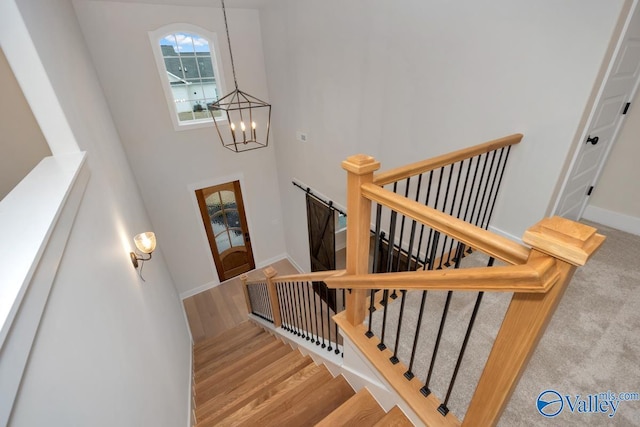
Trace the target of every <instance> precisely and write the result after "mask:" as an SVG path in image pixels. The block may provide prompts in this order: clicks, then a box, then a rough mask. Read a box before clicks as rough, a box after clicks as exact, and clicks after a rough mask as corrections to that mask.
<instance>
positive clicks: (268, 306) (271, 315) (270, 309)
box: [264, 283, 273, 323]
mask: <svg viewBox="0 0 640 427" xmlns="http://www.w3.org/2000/svg"><path fill="white" fill-rule="evenodd" d="M264 288H265V289H264V290H265V292H266V293H267V301H268V304H267V308H268V310H269V318H270V319H271V323H273V307H272V306H271V298H270V297H269V289H268V287H267V284H266V283H265V284H264Z"/></svg>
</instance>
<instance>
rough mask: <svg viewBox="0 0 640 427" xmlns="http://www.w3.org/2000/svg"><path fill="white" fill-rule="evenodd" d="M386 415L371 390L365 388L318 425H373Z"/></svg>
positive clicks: (339, 426)
mask: <svg viewBox="0 0 640 427" xmlns="http://www.w3.org/2000/svg"><path fill="white" fill-rule="evenodd" d="M384 415H385V412H384V410H383V409H382V408H381V407H380V405H379V404H378V402H376V400H375V399H374V398H373V396H372V395H371V393H369V390H367V389H366V388H363V389H362V390H360V391H359V392H358V393H356V394H355V395H354V396H352V397H351V398H350V399H349V400H347V401H346V402H344V403H343V404H342V405H340V406H339V407H338V408H337V409H336V410H335V411H333V412H331V413H330V414H329V415H328V416H326V417H324V419H322V421H320V422H319V423H318V424H316V427H342V426H345V427H346V426H358V427H371V426H373V425H374V424H375V423H376V422H377V421H378V420H379V419H380V418H382V417H383V416H384Z"/></svg>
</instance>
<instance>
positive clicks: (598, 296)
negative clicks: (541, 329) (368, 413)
mask: <svg viewBox="0 0 640 427" xmlns="http://www.w3.org/2000/svg"><path fill="white" fill-rule="evenodd" d="M590 225H592V226H594V227H596V228H598V230H599V232H600V233H601V234H604V235H606V236H607V240H606V241H605V243H604V245H603V246H602V247H601V248H600V250H599V251H598V252H597V253H596V254H595V255H594V257H593V258H592V259H591V260H590V261H589V263H588V264H587V265H586V266H585V267H582V268H579V269H578V271H577V272H576V274H575V275H574V278H573V281H572V283H571V284H570V285H569V288H568V289H567V292H566V294H565V296H564V298H563V300H562V301H561V303H560V306H559V307H558V309H557V311H556V313H555V315H554V316H553V318H552V320H551V322H550V324H549V326H548V328H547V331H546V333H545V335H544V337H543V338H542V340H541V342H540V344H539V345H538V348H537V350H536V352H535V353H534V355H533V357H532V359H531V361H530V363H529V366H528V367H527V370H526V371H525V373H524V375H523V376H522V379H521V380H520V383H519V384H518V386H517V388H516V390H515V392H514V394H513V397H512V398H511V401H510V403H509V405H508V406H507V408H506V410H505V412H504V413H503V415H502V418H501V420H500V423H499V426H503V427H512V426H536V427H537V426H603V425H606V426H640V401H626V402H620V404H619V406H618V407H617V410H616V413H615V415H614V416H613V417H610V416H609V415H610V414H611V410H610V409H609V410H608V411H607V412H606V413H602V412H601V413H585V412H578V407H577V406H576V407H574V411H573V412H572V411H571V406H572V405H569V404H568V403H567V401H570V402H571V403H572V404H573V403H575V402H576V399H578V400H585V399H587V396H588V395H594V394H598V393H603V392H604V393H606V392H607V391H612V392H615V393H619V392H640V335H639V333H638V332H639V331H640V292H639V291H640V289H639V284H640V261H639V260H640V237H639V236H635V235H632V234H628V233H624V232H622V231H618V230H614V229H610V228H607V227H604V226H601V225H599V224H590ZM486 260H487V258H486V257H485V256H484V255H482V254H478V253H474V254H472V255H471V256H469V257H468V258H465V261H464V262H463V265H462V268H465V267H475V266H479V265H486ZM477 295H478V294H477V293H471V292H456V293H454V294H453V296H452V298H451V302H450V308H449V311H448V314H447V319H446V323H445V328H444V332H443V338H442V341H441V344H440V350H439V352H438V355H437V357H436V359H435V362H434V364H433V371H432V372H433V373H432V375H431V378H430V382H429V387H430V389H431V390H432V391H433V392H434V393H435V394H436V396H438V398H439V399H440V400H443V399H444V397H445V396H446V394H447V389H448V386H449V381H450V379H451V376H452V374H453V369H454V367H455V364H456V359H457V357H458V352H459V349H460V346H461V343H462V341H463V339H464V334H465V331H466V329H467V325H468V323H469V319H470V317H471V312H472V310H473V307H474V304H475V301H476V297H477ZM422 296H423V293H422V292H421V291H412V292H407V295H406V300H405V309H404V315H403V316H404V320H403V322H402V323H403V327H404V328H407V326H404V325H415V324H416V322H417V319H418V315H419V312H420V309H419V308H420V304H421V300H422ZM446 297H447V293H446V292H429V293H428V294H427V297H426V304H425V310H424V312H423V313H424V314H423V320H422V325H423V326H422V328H421V330H420V337H419V340H418V343H417V351H416V357H415V360H414V362H413V366H412V372H413V373H414V374H415V375H416V376H417V377H418V378H420V379H421V380H422V381H423V382H424V381H425V380H426V379H427V375H428V371H429V366H430V364H431V362H432V354H433V349H434V348H433V347H434V343H435V337H436V335H437V333H438V325H439V324H440V319H441V317H442V312H443V307H444V303H445V300H446ZM401 298H402V297H401V294H400V293H398V298H397V299H396V300H395V301H394V302H393V303H390V304H389V307H388V313H387V326H386V328H385V338H384V342H385V344H386V345H387V347H388V348H390V349H391V351H394V349H396V333H397V319H398V313H399V310H400V305H401V304H400V302H401ZM510 298H511V294H510V293H485V294H484V296H483V300H482V303H481V305H480V309H479V311H478V315H477V319H476V321H475V326H474V328H473V332H472V334H471V336H470V339H469V344H468V347H467V350H466V353H465V356H464V358H463V362H462V365H461V367H460V371H459V373H458V376H457V379H456V382H455V386H454V388H453V391H452V393H451V397H450V399H449V402H448V407H449V409H450V410H451V411H452V412H453V413H454V414H455V415H456V416H457V417H459V418H461V419H462V418H463V417H464V413H465V411H466V408H467V406H468V404H469V400H470V398H471V396H472V394H473V390H474V389H475V385H476V383H477V381H478V378H479V377H480V374H481V372H482V368H483V366H484V363H485V361H486V358H487V357H488V354H489V351H490V349H491V344H492V343H493V340H494V338H495V336H496V334H497V331H498V329H499V327H500V323H501V322H502V318H503V317H504V313H505V312H506V309H507V306H508V304H509V300H510ZM381 325H382V311H377V312H376V313H375V315H374V318H373V330H374V332H375V333H376V335H377V336H378V337H380V336H381V331H382V328H381ZM400 337H401V339H400V340H399V343H398V344H397V355H398V357H399V359H400V360H401V361H402V362H403V363H404V364H405V365H409V363H410V354H411V349H412V347H413V345H414V342H413V339H412V338H409V337H408V334H407V332H406V331H401V333H400ZM545 390H555V391H557V392H559V393H560V395H562V396H566V395H568V396H569V398H568V399H566V398H565V402H564V407H563V409H562V411H561V412H560V413H559V414H558V415H557V416H556V417H553V418H545V417H543V416H542V415H540V413H539V412H538V410H537V408H536V401H537V398H538V396H539V395H540V393H542V392H543V391H545ZM577 395H580V397H579V398H577ZM582 408H583V409H589V407H588V406H584V405H583V406H582ZM592 408H593V405H592Z"/></svg>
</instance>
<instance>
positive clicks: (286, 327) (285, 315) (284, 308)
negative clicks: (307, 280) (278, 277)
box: [276, 283, 290, 332]
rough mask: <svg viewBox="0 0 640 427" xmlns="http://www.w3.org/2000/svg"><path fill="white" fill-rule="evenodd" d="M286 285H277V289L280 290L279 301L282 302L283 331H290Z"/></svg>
mask: <svg viewBox="0 0 640 427" xmlns="http://www.w3.org/2000/svg"><path fill="white" fill-rule="evenodd" d="M284 286H285V284H284V283H277V284H276V289H277V290H278V301H280V313H281V314H282V329H284V330H285V331H287V332H288V331H289V329H290V328H289V316H288V313H287V301H286V299H285V296H284Z"/></svg>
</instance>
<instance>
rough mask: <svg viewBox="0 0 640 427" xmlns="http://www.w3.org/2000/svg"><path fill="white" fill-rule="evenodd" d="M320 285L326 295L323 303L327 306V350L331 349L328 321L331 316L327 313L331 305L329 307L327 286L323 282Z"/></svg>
mask: <svg viewBox="0 0 640 427" xmlns="http://www.w3.org/2000/svg"><path fill="white" fill-rule="evenodd" d="M322 285H323V286H324V292H325V297H326V300H325V303H326V304H325V305H326V307H327V350H328V351H331V350H332V347H331V322H330V320H331V318H330V317H331V316H330V314H329V309H330V308H331V307H329V287H328V286H327V284H326V283H324V282H322Z"/></svg>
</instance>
